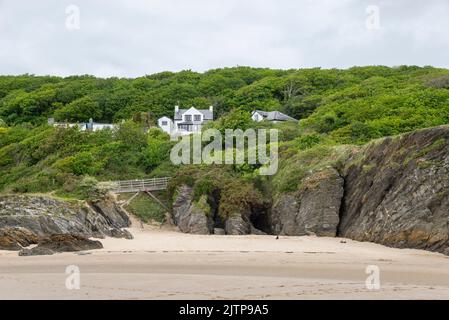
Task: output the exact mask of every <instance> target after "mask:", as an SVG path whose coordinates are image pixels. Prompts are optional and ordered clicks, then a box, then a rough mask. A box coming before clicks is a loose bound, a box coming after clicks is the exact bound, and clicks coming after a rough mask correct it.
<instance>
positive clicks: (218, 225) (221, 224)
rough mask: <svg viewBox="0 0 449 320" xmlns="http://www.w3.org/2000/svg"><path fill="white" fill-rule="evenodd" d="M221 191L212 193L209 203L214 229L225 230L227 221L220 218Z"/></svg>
mask: <svg viewBox="0 0 449 320" xmlns="http://www.w3.org/2000/svg"><path fill="white" fill-rule="evenodd" d="M220 199H221V195H220V190H219V189H215V190H214V191H212V193H211V194H210V195H209V198H208V203H209V206H210V208H211V216H212V229H224V228H225V221H224V220H223V219H222V218H221V217H220V214H219V212H218V208H219V206H220Z"/></svg>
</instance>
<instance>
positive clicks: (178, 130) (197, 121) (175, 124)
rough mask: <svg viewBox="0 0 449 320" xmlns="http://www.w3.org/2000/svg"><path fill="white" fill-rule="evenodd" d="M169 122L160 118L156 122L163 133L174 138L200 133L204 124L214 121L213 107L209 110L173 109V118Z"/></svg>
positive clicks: (164, 118)
mask: <svg viewBox="0 0 449 320" xmlns="http://www.w3.org/2000/svg"><path fill="white" fill-rule="evenodd" d="M173 119H174V120H171V119H170V118H168V117H162V118H160V119H159V120H158V125H159V128H161V129H162V130H163V131H164V132H166V133H168V134H170V135H172V136H174V135H179V136H184V135H189V134H193V133H199V132H201V129H202V128H203V126H204V124H206V123H207V122H209V121H213V120H214V107H213V106H211V107H210V108H209V109H196V108H195V107H192V108H190V109H179V107H178V106H176V107H175V116H174V118H173Z"/></svg>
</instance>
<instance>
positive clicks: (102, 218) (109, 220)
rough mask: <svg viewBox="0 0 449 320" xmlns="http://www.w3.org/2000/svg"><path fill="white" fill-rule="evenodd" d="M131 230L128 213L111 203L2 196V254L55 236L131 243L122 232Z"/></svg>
mask: <svg viewBox="0 0 449 320" xmlns="http://www.w3.org/2000/svg"><path fill="white" fill-rule="evenodd" d="M128 226H130V220H129V218H128V217H127V215H126V213H125V212H123V210H121V209H120V207H119V206H118V205H117V204H115V203H114V202H113V201H112V200H102V201H97V202H95V203H91V204H90V205H85V204H83V203H80V202H66V201H61V200H57V199H53V198H50V197H43V196H25V195H7V196H6V195H5V196H0V250H14V251H18V250H21V249H22V248H23V247H27V246H29V245H31V244H36V243H38V241H40V240H42V239H46V238H48V237H50V239H51V237H52V236H53V235H67V236H73V237H77V236H81V237H86V238H90V237H95V238H104V237H106V236H109V237H116V238H125V239H132V238H133V236H132V235H131V233H130V232H129V231H127V230H122V229H121V228H125V227H128ZM46 249H47V248H45V249H42V247H39V249H35V248H33V249H32V250H35V251H33V252H45V251H46ZM47 252H48V250H47ZM23 254H28V251H24V253H23Z"/></svg>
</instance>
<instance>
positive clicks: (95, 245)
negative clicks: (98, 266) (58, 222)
mask: <svg viewBox="0 0 449 320" xmlns="http://www.w3.org/2000/svg"><path fill="white" fill-rule="evenodd" d="M102 248H103V245H102V244H101V242H100V241H94V240H90V239H88V238H86V237H83V236H76V235H70V234H62V235H51V236H50V237H48V238H43V239H41V240H40V241H39V243H38V245H37V246H36V247H34V248H32V249H22V250H21V251H20V252H19V255H20V256H36V255H52V254H55V253H60V252H78V251H87V250H95V249H102Z"/></svg>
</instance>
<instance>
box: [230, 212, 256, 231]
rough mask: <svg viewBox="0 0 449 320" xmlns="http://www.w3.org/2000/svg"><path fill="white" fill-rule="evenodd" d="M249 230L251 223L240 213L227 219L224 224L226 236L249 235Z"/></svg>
mask: <svg viewBox="0 0 449 320" xmlns="http://www.w3.org/2000/svg"><path fill="white" fill-rule="evenodd" d="M251 228H252V225H251V222H249V221H248V219H247V218H246V216H245V215H242V214H240V213H238V214H235V215H233V216H231V217H229V218H228V219H227V220H226V223H225V230H226V234H227V235H231V236H238V235H247V234H251Z"/></svg>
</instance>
